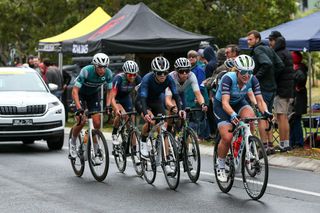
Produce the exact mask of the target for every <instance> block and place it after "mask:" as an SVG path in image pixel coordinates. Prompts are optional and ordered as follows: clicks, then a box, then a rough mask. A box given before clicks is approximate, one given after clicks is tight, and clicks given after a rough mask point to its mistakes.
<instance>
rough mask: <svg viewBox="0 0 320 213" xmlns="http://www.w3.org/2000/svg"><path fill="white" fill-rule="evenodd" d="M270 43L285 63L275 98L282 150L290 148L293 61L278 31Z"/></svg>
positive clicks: (274, 33) (278, 79)
mask: <svg viewBox="0 0 320 213" xmlns="http://www.w3.org/2000/svg"><path fill="white" fill-rule="evenodd" d="M268 39H269V45H270V47H271V48H272V49H274V51H275V52H276V53H277V55H278V56H279V57H280V58H281V60H282V62H283V64H284V70H283V71H282V72H281V73H279V74H278V76H277V78H276V83H277V92H276V96H275V98H274V111H275V113H276V118H277V121H278V128H279V137H280V143H279V146H280V151H288V150H290V145H289V121H288V114H289V106H290V104H291V103H292V101H293V100H292V99H293V90H292V88H293V72H294V71H293V63H292V57H291V54H290V52H289V50H288V49H287V48H286V40H285V38H284V37H283V36H282V35H281V33H280V32H278V31H272V32H271V34H270V35H269V37H268Z"/></svg>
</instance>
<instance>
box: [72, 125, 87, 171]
mask: <svg viewBox="0 0 320 213" xmlns="http://www.w3.org/2000/svg"><path fill="white" fill-rule="evenodd" d="M71 137H72V129H71V130H70V133H69V140H70V138H71ZM81 141H82V140H81V137H80V135H79V137H78V138H77V140H76V147H77V153H78V154H77V157H76V158H71V159H70V162H71V166H72V169H73V171H74V173H75V175H76V176H78V177H81V176H82V175H83V172H84V167H85V166H84V165H85V164H84V156H83V150H82V145H81V144H82V142H81Z"/></svg>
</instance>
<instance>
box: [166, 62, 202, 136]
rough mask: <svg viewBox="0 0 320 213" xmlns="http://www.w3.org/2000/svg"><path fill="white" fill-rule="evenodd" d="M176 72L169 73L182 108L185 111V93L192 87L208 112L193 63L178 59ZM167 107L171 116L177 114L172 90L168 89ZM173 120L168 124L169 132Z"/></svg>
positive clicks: (197, 98)
mask: <svg viewBox="0 0 320 213" xmlns="http://www.w3.org/2000/svg"><path fill="white" fill-rule="evenodd" d="M174 68H175V71H172V72H171V73H169V76H171V77H172V78H173V80H174V82H175V84H176V88H177V90H178V94H179V96H180V100H181V107H182V109H184V108H185V107H186V100H185V97H184V91H185V90H186V89H187V88H188V87H189V86H191V87H192V90H193V92H194V95H195V97H196V100H197V102H198V104H199V105H200V106H201V107H202V110H203V111H207V106H206V104H205V101H204V98H203V96H202V94H201V92H200V88H199V84H198V80H197V77H196V75H195V74H194V73H193V72H191V63H190V61H189V60H188V59H187V58H183V57H181V58H178V59H177V60H176V61H175V63H174ZM165 101H166V107H167V109H168V110H169V114H173V113H177V112H178V108H177V104H176V102H175V100H173V99H172V92H171V90H170V88H167V89H166V92H165ZM171 128H172V120H171V119H170V121H169V122H168V128H167V129H168V131H171Z"/></svg>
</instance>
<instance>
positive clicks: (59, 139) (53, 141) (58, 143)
mask: <svg viewBox="0 0 320 213" xmlns="http://www.w3.org/2000/svg"><path fill="white" fill-rule="evenodd" d="M63 142H64V133H62V134H59V135H57V136H56V137H53V138H49V139H48V140H47V145H48V148H49V149H50V150H60V149H62V146H63Z"/></svg>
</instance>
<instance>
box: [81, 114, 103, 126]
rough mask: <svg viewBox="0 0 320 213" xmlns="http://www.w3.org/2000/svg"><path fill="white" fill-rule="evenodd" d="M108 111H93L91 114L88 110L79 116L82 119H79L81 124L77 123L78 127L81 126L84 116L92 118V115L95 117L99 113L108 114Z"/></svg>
mask: <svg viewBox="0 0 320 213" xmlns="http://www.w3.org/2000/svg"><path fill="white" fill-rule="evenodd" d="M106 112H107V111H106V110H101V111H91V112H89V111H88V110H85V111H84V113H83V114H82V115H81V116H79V117H80V119H79V122H78V123H77V126H79V125H80V123H81V121H82V117H83V116H86V117H91V115H94V114H97V113H106Z"/></svg>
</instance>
